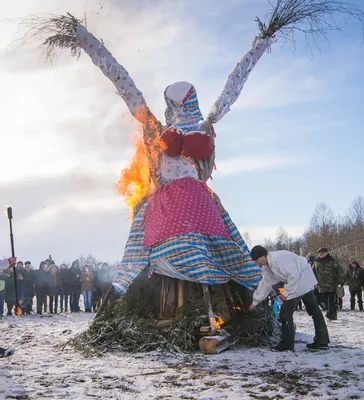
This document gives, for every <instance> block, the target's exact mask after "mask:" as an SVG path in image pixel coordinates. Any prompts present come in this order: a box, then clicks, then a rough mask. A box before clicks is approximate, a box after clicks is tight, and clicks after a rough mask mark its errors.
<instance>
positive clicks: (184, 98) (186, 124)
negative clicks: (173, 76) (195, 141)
mask: <svg viewBox="0 0 364 400" xmlns="http://www.w3.org/2000/svg"><path fill="white" fill-rule="evenodd" d="M164 99H165V101H166V105H167V108H166V112H165V117H166V125H167V126H172V125H173V126H175V127H176V128H180V129H182V130H183V131H198V130H199V122H201V121H202V120H203V117H202V114H201V111H200V107H199V104H198V99H197V94H196V90H195V88H194V87H193V85H191V83H188V82H183V81H182V82H175V83H173V84H172V85H169V86H168V87H167V89H166V90H165V91H164Z"/></svg>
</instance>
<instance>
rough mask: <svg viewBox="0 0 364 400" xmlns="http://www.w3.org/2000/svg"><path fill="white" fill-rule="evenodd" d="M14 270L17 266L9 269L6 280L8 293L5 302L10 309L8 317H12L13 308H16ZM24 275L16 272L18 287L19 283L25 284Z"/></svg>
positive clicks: (11, 266) (10, 266) (13, 265)
mask: <svg viewBox="0 0 364 400" xmlns="http://www.w3.org/2000/svg"><path fill="white" fill-rule="evenodd" d="M14 268H15V264H11V265H9V267H8V278H7V280H6V283H5V285H6V292H5V302H6V305H7V308H8V312H7V315H12V310H13V307H14V306H15V302H16V294H15V282H14ZM23 279H24V278H23V275H22V274H21V273H20V272H18V270H16V280H17V286H19V285H18V283H19V282H23ZM18 300H19V306H20V307H21V304H20V299H19V297H18Z"/></svg>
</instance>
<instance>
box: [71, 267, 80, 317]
mask: <svg viewBox="0 0 364 400" xmlns="http://www.w3.org/2000/svg"><path fill="white" fill-rule="evenodd" d="M80 276H81V270H80V268H79V263H78V260H76V261H73V262H72V265H71V268H70V269H69V277H70V280H69V291H70V308H71V312H78V311H80V308H79V302H80Z"/></svg>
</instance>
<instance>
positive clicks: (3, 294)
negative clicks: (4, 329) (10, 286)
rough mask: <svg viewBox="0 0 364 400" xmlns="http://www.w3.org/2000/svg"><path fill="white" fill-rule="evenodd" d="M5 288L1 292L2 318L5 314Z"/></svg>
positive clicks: (0, 315)
mask: <svg viewBox="0 0 364 400" xmlns="http://www.w3.org/2000/svg"><path fill="white" fill-rule="evenodd" d="M4 304H5V290H2V291H1V292H0V318H1V317H2V316H3V315H4Z"/></svg>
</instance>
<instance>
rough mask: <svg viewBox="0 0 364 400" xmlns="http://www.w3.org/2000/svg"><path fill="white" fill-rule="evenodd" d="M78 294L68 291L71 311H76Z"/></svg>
mask: <svg viewBox="0 0 364 400" xmlns="http://www.w3.org/2000/svg"><path fill="white" fill-rule="evenodd" d="M78 304H79V295H78V292H70V308H71V311H72V312H75V311H78Z"/></svg>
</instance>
